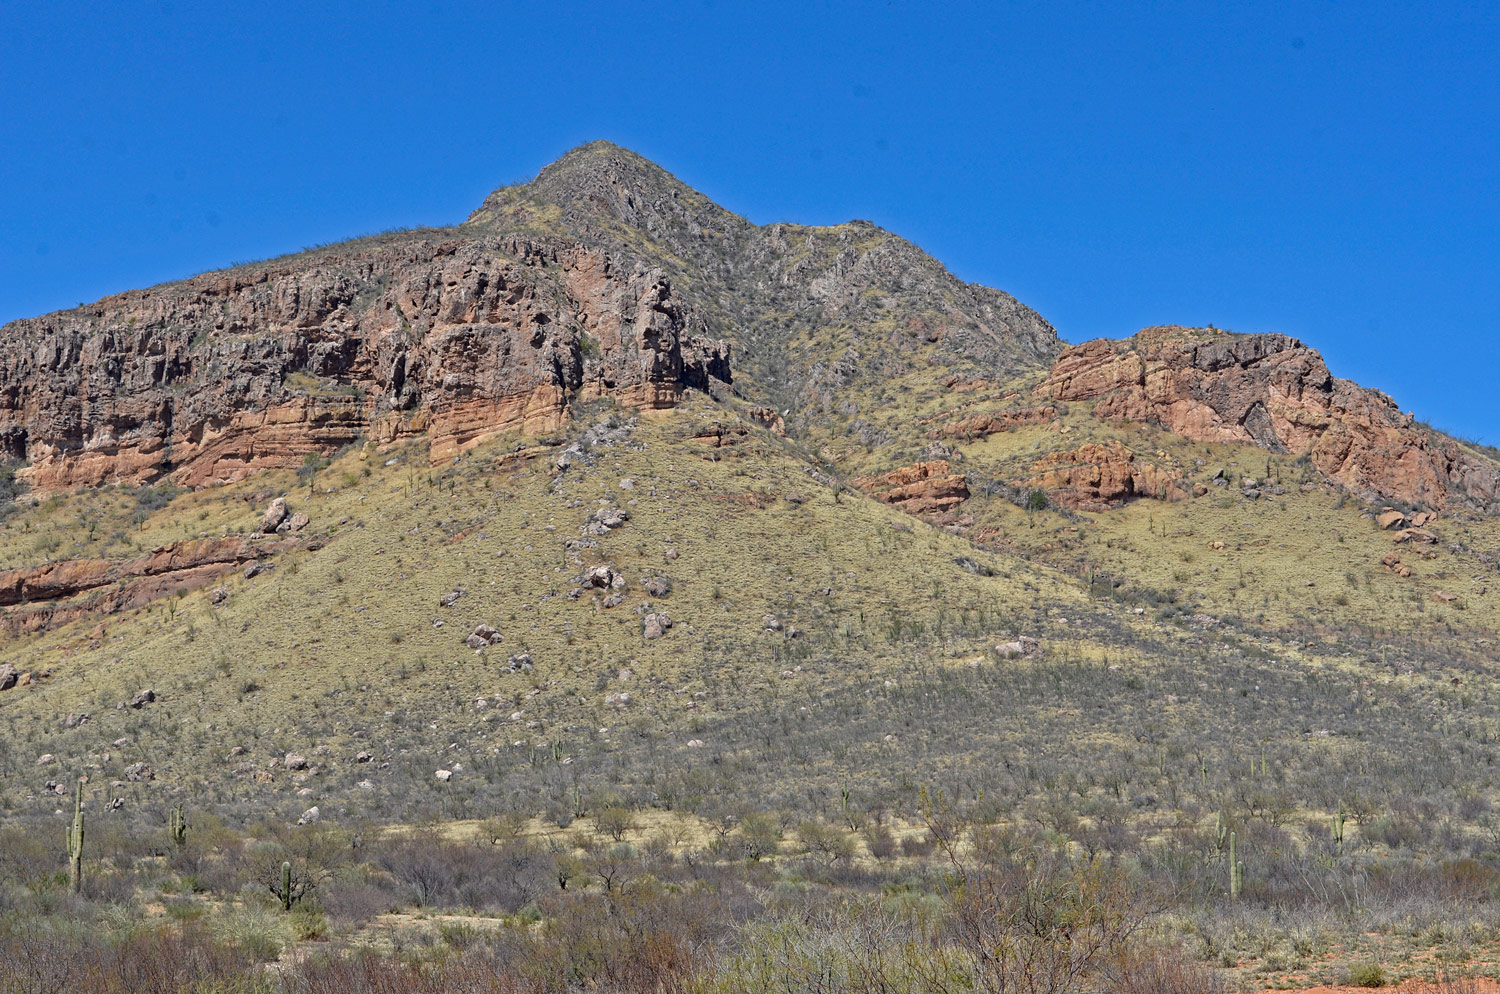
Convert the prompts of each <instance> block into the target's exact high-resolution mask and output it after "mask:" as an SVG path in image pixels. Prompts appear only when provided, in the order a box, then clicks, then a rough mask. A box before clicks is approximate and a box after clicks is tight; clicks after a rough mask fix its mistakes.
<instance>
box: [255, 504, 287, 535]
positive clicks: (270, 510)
mask: <svg viewBox="0 0 1500 994" xmlns="http://www.w3.org/2000/svg"><path fill="white" fill-rule="evenodd" d="M286 514H287V510H286V498H285V497H277V498H276V499H275V500H273V501H271V503H270V504H269V505H268V506H267V507H266V513H265V514H264V515H263V516H262V517H261V519H260V533H261V534H262V535H270V534H273V533H274V532H275V531H276V528H277V526H278V525H280V524H281V522H282V521H284V520H286Z"/></svg>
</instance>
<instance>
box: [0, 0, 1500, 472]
mask: <svg viewBox="0 0 1500 994" xmlns="http://www.w3.org/2000/svg"><path fill="white" fill-rule="evenodd" d="M1497 66H1500V12H1497V6H1496V4H1493V3H1464V4H1459V3H1422V4H1418V3H1399V4H1398V3H1381V2H1362V3H1353V2H1348V0H1342V2H1338V3H1270V2H1261V3H1245V2H1232V0H1215V2H1203V3H1176V4H1174V3H1162V2H1157V3H1151V4H1145V3H1125V2H1120V3H1107V2H1091V3H1077V4H1069V3H1064V2H1043V3H1029V4H1004V3H982V4H968V3H921V4H919V3H912V2H906V0H892V2H884V0H877V2H872V3H829V2H819V0H797V2H789V3H754V2H748V0H737V2H728V0H696V2H686V3H681V4H660V5H651V4H646V3H612V4H588V3H568V2H552V3H500V2H494V3H472V4H471V3H452V2H438V3H423V2H416V3H409V4H407V3H403V4H383V3H353V2H350V3H319V2H306V3H297V4H291V3H278V2H272V3H268V4H264V5H239V4H223V3H203V2H199V3H189V2H185V0H177V2H172V3H130V2H127V3H120V4H79V3H71V2H56V3H12V4H6V5H4V10H3V11H0V320H9V319H11V318H15V317H20V316H25V315H30V314H36V313H41V312H45V311H48V310H52V309H56V308H59V307H65V306H71V305H73V304H76V303H78V302H79V301H84V300H93V299H95V298H97V297H99V296H102V295H104V294H106V293H110V292H113V291H117V290H123V289H126V288H129V287H134V286H143V285H148V284H151V283H155V282H160V281H162V280H166V279H171V278H176V277H180V276H184V275H187V274H189V273H193V272H198V271H202V270H205V269H210V268H214V267H218V266H222V265H225V264H228V263H230V262H233V261H239V260H245V259H251V258H260V257H264V256H269V255H277V254H281V253H284V252H288V251H294V250H296V249H299V248H301V247H303V246H305V245H309V244H314V243H320V242H327V241H332V240H337V239H341V238H345V237H349V236H353V235H358V234H363V233H366V232H370V231H376V230H380V229H382V228H387V227H391V226H396V225H421V224H444V223H452V222H456V221H459V220H461V219H462V218H463V217H464V216H465V215H466V214H467V213H468V212H469V210H471V209H472V208H473V207H474V206H475V205H477V204H478V203H479V201H480V200H481V198H482V197H483V196H484V194H485V193H486V192H487V191H488V190H490V189H491V188H493V187H496V186H499V185H502V184H504V183H508V182H515V181H518V180H522V179H526V178H529V177H530V176H531V175H532V174H534V173H535V172H536V170H537V169H538V168H540V167H541V166H543V165H544V164H546V163H547V162H549V161H551V160H552V159H554V158H556V157H557V156H558V155H560V154H562V153H563V152H564V151H566V150H567V149H568V148H570V147H572V146H573V145H576V144H579V143H582V142H584V141H588V140H591V139H594V138H609V139H611V140H613V141H616V142H619V143H620V144H623V145H626V146H629V147H631V148H634V149H636V150H637V151H639V152H641V153H642V154H644V155H646V156H648V157H650V158H652V159H654V160H656V161H657V162H660V163H661V164H662V165H664V166H666V167H667V168H668V169H669V170H671V171H673V172H674V173H676V174H677V175H678V176H680V177H681V178H682V179H684V180H685V181H687V182H688V183H690V184H692V185H693V186H695V187H697V188H698V189H700V190H702V191H704V192H705V193H707V194H708V195H710V196H712V197H713V198H715V199H716V200H718V201H719V202H720V203H723V204H725V205H726V206H728V207H730V208H732V209H733V210H736V211H738V212H740V213H742V214H744V215H746V216H748V217H749V218H750V219H752V220H754V221H757V222H768V221H774V220H793V221H802V222H810V223H828V222H837V221H841V220H846V219H848V218H851V217H861V218H868V219H870V220H873V221H875V222H877V223H879V224H881V225H883V226H885V227H887V228H890V229H892V230H894V231H896V232H898V233H900V234H903V235H905V236H907V237H908V238H911V239H912V240H914V241H915V242H917V243H918V244H919V245H921V246H922V247H923V248H925V249H927V250H928V251H929V252H931V253H932V254H933V255H935V256H937V257H938V258H939V259H941V260H943V261H944V262H945V263H947V265H948V266H949V268H951V269H952V270H953V271H954V272H955V273H957V274H958V275H959V276H961V277H963V278H965V279H969V280H975V281H979V282H983V283H988V284H991V285H993V286H998V287H1001V288H1003V289H1005V290H1008V291H1010V292H1012V293H1014V294H1016V295H1017V296H1018V297H1020V298H1021V299H1022V300H1024V301H1026V302H1027V303H1029V304H1031V305H1033V306H1034V307H1036V308H1037V309H1038V310H1040V311H1041V312H1042V313H1043V314H1044V315H1045V316H1046V317H1047V318H1049V319H1050V320H1051V321H1052V322H1053V323H1054V324H1055V325H1056V326H1057V327H1058V330H1059V331H1060V332H1061V333H1062V335H1063V336H1064V337H1065V338H1067V339H1069V340H1071V341H1081V340H1083V339H1087V338H1092V337H1096V336H1100V335H1110V336H1118V335H1126V334H1130V333H1131V332H1133V331H1135V330H1136V329H1138V328H1140V327H1143V326H1145V325H1149V324H1158V323H1167V322H1176V323H1184V324H1206V323H1209V322H1212V323H1214V324H1216V325H1218V326H1220V327H1224V328H1231V329H1234V330H1239V331H1283V332H1287V333H1289V334H1293V335H1296V336H1298V337H1301V338H1303V339H1305V340H1306V341H1308V342H1309V343H1311V344H1313V345H1315V346H1317V347H1319V348H1321V349H1322V350H1323V352H1324V354H1325V355H1326V356H1327V358H1328V360H1329V363H1330V365H1332V367H1333V368H1334V371H1335V372H1336V373H1338V374H1340V375H1344V376H1349V377H1351V378H1354V379H1357V380H1359V381H1361V382H1363V383H1365V384H1368V385H1373V386H1379V387H1381V388H1383V389H1385V390H1386V391H1387V392H1389V393H1390V394H1392V395H1393V396H1395V397H1396V399H1397V400H1398V401H1399V402H1400V403H1401V404H1402V406H1403V407H1404V408H1405V409H1408V410H1414V411H1415V412H1416V413H1417V415H1418V416H1419V417H1421V418H1424V419H1426V420H1430V421H1432V422H1434V423H1436V424H1438V425H1439V426H1442V427H1445V428H1448V429H1450V430H1453V431H1456V432H1459V433H1463V434H1468V435H1471V436H1475V437H1478V438H1480V439H1482V440H1485V441H1489V442H1491V443H1497V442H1500V402H1497V399H1496V389H1495V387H1496V380H1497V378H1500V339H1497V332H1500V68H1497Z"/></svg>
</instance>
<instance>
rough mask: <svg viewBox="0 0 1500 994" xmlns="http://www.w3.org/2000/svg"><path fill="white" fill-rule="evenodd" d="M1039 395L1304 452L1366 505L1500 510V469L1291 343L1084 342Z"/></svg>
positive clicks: (1176, 334) (1203, 339) (1280, 338)
mask: <svg viewBox="0 0 1500 994" xmlns="http://www.w3.org/2000/svg"><path fill="white" fill-rule="evenodd" d="M1037 393H1038V394H1039V395H1041V396H1045V397H1049V398H1051V399H1052V400H1057V401H1087V400H1092V401H1094V402H1095V404H1094V413H1095V414H1096V415H1097V416H1098V417H1101V418H1106V419H1115V420H1119V419H1125V418H1130V419H1134V420H1143V421H1152V422H1155V423H1157V424H1159V425H1160V426H1161V427H1163V428H1165V429H1166V430H1168V431H1171V432H1175V433H1177V434H1179V435H1183V436H1185V437H1187V438H1190V439H1193V440H1195V441H1201V442H1221V441H1222V442H1246V443H1251V444H1254V445H1258V446H1260V447H1262V448H1265V449H1270V450H1272V451H1275V452H1288V453H1293V454H1297V455H1304V454H1305V455H1307V456H1308V457H1309V458H1310V459H1311V461H1312V463H1313V465H1314V466H1315V467H1316V468H1317V469H1318V470H1319V471H1320V472H1321V473H1322V474H1323V475H1324V476H1326V477H1328V478H1329V479H1331V480H1334V481H1336V482H1338V483H1340V484H1342V485H1343V486H1345V487H1347V488H1349V489H1350V490H1351V491H1354V492H1355V493H1358V494H1361V495H1363V496H1367V497H1379V498H1383V499H1386V500H1398V501H1402V502H1404V503H1407V504H1426V505H1429V506H1431V507H1435V508H1447V507H1451V506H1454V505H1463V506H1470V507H1474V508H1477V509H1479V510H1484V511H1489V512H1494V511H1497V510H1500V465H1497V464H1496V463H1494V462H1492V461H1490V460H1489V459H1487V458H1485V457H1483V456H1481V455H1478V454H1477V453H1475V452H1473V451H1472V450H1470V449H1468V448H1466V447H1464V446H1462V445H1461V444H1459V443H1458V442H1456V441H1454V440H1453V439H1450V438H1447V437H1446V436H1443V435H1440V434H1438V433H1437V432H1434V431H1431V430H1430V429H1427V428H1425V427H1423V426H1421V425H1418V424H1416V423H1415V422H1414V421H1413V419H1412V417H1411V415H1409V414H1404V413H1402V412H1401V410H1400V409H1399V408H1398V407H1397V406H1396V404H1395V402H1394V401H1393V400H1391V398H1390V397H1388V396H1386V395H1385V394H1383V393H1381V392H1380V391H1378V390H1369V389H1365V388H1363V387H1360V386H1359V385H1357V384H1355V383H1353V382H1351V381H1349V380H1341V379H1337V378H1335V377H1334V376H1333V375H1332V374H1331V373H1330V372H1329V371H1328V367H1327V365H1325V364H1324V362H1323V358H1322V356H1320V355H1319V354H1318V353H1317V352H1316V351H1314V350H1313V349H1310V348H1308V347H1306V346H1305V345H1303V344H1302V343H1301V342H1299V341H1297V340H1296V339H1294V338H1289V337H1287V336H1286V335H1232V334H1227V333H1224V332H1220V331H1214V330H1212V329H1208V330H1205V329H1189V328H1178V327H1166V328H1150V329H1147V330H1145V331H1142V332H1141V333H1140V334H1138V335H1136V336H1135V337H1134V338H1130V339H1126V340H1124V341H1110V340H1106V339H1099V340H1096V341H1092V342H1085V343H1084V344H1082V345H1077V346H1074V347H1072V348H1069V349H1067V350H1065V351H1064V352H1063V353H1062V355H1061V356H1060V357H1059V358H1058V360H1057V362H1056V364H1055V365H1054V366H1053V369H1052V372H1051V375H1050V376H1049V377H1048V378H1047V380H1046V381H1044V382H1043V383H1042V385H1041V386H1039V387H1038V388H1037Z"/></svg>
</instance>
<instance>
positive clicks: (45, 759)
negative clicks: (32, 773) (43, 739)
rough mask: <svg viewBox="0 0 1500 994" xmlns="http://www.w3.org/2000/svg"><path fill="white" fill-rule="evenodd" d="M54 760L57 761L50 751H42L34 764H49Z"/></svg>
mask: <svg viewBox="0 0 1500 994" xmlns="http://www.w3.org/2000/svg"><path fill="white" fill-rule="evenodd" d="M55 762H57V757H56V756H54V755H52V753H50V752H44V753H42V754H41V755H40V756H38V757H37V758H36V765H38V766H51V765H52V764H53V763H55Z"/></svg>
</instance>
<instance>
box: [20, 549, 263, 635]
mask: <svg viewBox="0 0 1500 994" xmlns="http://www.w3.org/2000/svg"><path fill="white" fill-rule="evenodd" d="M273 548H274V547H273V546H269V545H253V544H251V543H250V542H249V541H247V540H246V539H243V538H223V539H191V540H189V541H184V542H177V543H175V544H173V545H168V546H164V547H162V548H159V549H153V550H151V552H149V553H147V554H146V555H144V556H139V557H137V558H135V559H125V560H113V559H71V560H66V561H63V562H55V563H47V564H45V565H42V566H31V567H27V568H25V569H12V570H4V571H0V609H3V610H0V630H3V631H6V632H8V633H11V634H15V633H18V632H29V631H37V630H40V629H44V628H49V627H52V626H53V625H57V624H62V623H64V622H67V621H72V620H75V619H77V618H82V617H85V616H88V615H95V614H113V613H115V612H118V611H124V610H128V609H130V608H134V607H140V606H141V605H143V604H147V603H149V602H151V601H153V600H157V599H158V598H161V597H167V596H170V595H171V594H174V593H176V592H177V591H179V590H196V589H198V588H199V587H204V586H207V585H208V584H210V583H213V582H214V581H215V580H218V579H219V578H220V577H222V576H224V575H225V574H227V573H230V572H232V571H233V570H235V569H236V568H238V567H239V566H240V565H241V564H242V563H246V562H252V561H254V560H256V559H258V558H259V557H261V556H263V555H266V554H268V553H269V552H270V551H271V550H272V549H273Z"/></svg>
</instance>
